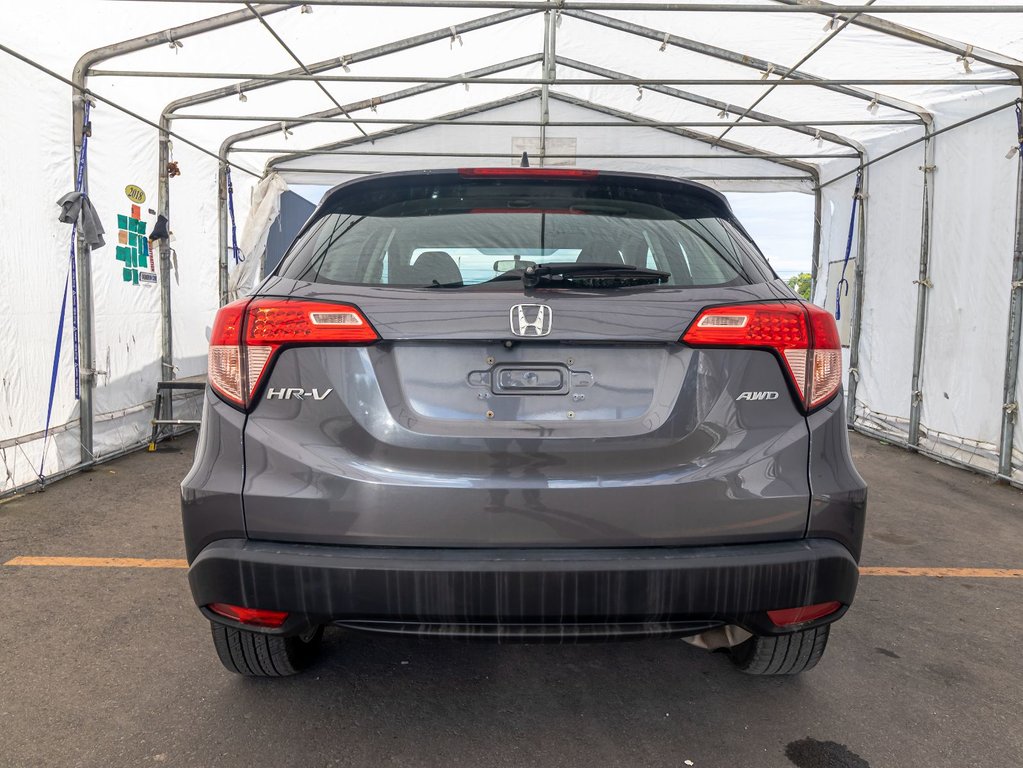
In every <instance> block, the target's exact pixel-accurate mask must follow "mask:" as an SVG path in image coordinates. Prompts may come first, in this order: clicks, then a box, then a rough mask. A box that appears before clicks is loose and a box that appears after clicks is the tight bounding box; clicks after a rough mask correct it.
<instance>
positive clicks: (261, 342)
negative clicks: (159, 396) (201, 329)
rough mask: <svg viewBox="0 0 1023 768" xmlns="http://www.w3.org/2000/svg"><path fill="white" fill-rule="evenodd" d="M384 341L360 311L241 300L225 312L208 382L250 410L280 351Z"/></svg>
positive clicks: (213, 341)
mask: <svg viewBox="0 0 1023 768" xmlns="http://www.w3.org/2000/svg"><path fill="white" fill-rule="evenodd" d="M378 339H379V336H377V333H376V331H375V330H373V326H371V325H370V324H369V321H368V320H366V318H365V317H364V316H363V314H362V313H361V312H360V311H359V310H358V309H357V308H355V307H352V306H349V305H347V304H333V303H330V302H324V301H303V300H301V299H274V298H260V299H241V300H239V301H235V302H233V303H231V304H227V305H226V306H223V307H221V308H220V310H219V311H218V312H217V317H216V320H214V323H213V333H212V334H211V335H210V350H209V358H208V366H207V373H208V380H209V384H210V386H211V387H212V388H213V390H214V391H216V392H217V394H219V395H220V396H221V397H222V398H224V399H225V400H227V401H228V402H229V403H231V404H233V405H236V406H239V407H241V408H245V407H247V406H248V405H249V404H250V403H251V402H252V398H253V396H254V395H255V393H256V390H257V389H258V388H259V385H260V383H261V382H262V380H263V378H264V377H265V376H266V375H267V373H268V372H269V370H270V366H271V363H272V361H273V358H274V356H275V354H276V353H277V351H278V350H280V349H282V348H284V347H289V346H300V345H306V346H308V345H334V344H366V343H369V342H373V341H377V340H378Z"/></svg>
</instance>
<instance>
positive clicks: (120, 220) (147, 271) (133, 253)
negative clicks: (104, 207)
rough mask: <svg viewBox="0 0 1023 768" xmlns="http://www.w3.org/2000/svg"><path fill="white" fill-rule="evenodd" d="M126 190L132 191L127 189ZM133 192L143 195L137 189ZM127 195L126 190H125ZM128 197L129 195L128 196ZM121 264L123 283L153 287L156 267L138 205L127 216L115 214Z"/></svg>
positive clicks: (118, 253) (117, 256)
mask: <svg viewBox="0 0 1023 768" xmlns="http://www.w3.org/2000/svg"><path fill="white" fill-rule="evenodd" d="M128 189H133V188H132V187H128ZM134 189H135V190H138V192H140V193H142V199H143V200H145V193H144V192H142V190H141V189H139V188H138V187H134ZM125 193H126V194H127V190H125ZM129 197H130V195H129ZM116 258H117V260H118V261H120V262H122V264H123V266H122V268H121V277H122V278H123V280H124V282H126V283H131V284H132V285H140V284H141V285H155V284H156V282H157V277H156V265H154V264H153V259H152V254H151V253H150V251H149V240H148V239H147V238H146V222H145V221H143V220H142V209H141V208H140V207H139V206H138V205H132V206H131V212H130V214H129V215H125V214H123V213H119V214H117V255H116Z"/></svg>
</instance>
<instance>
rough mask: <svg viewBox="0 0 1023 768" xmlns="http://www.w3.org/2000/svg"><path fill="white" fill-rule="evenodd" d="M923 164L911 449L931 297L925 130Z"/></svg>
mask: <svg viewBox="0 0 1023 768" xmlns="http://www.w3.org/2000/svg"><path fill="white" fill-rule="evenodd" d="M925 131H926V135H925V136H924V155H923V157H924V164H923V165H922V166H920V171H921V173H923V175H924V181H923V187H924V188H923V202H922V208H921V213H920V269H919V275H918V277H917V279H916V281H915V282H916V286H917V289H916V322H915V324H914V328H913V374H912V379H911V384H910V403H909V434H908V437H907V439H906V442H907V443H909V445H911V446H914V447H915V446H917V445H919V444H920V412H921V409H922V404H923V396H924V394H923V389H922V387H921V384H920V380H921V373H922V370H923V357H924V336H925V334H926V329H927V300H928V298H929V294H930V288H931V279H930V259H931V210H932V209H933V207H934V184H933V182H932V181H931V179H932V178H933V174H934V171H935V165H934V138H933V136H932V135H931V129H930V127H929V126H928V127H927V128H925Z"/></svg>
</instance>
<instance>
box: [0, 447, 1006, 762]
mask: <svg viewBox="0 0 1023 768" xmlns="http://www.w3.org/2000/svg"><path fill="white" fill-rule="evenodd" d="M192 446H193V441H192V439H190V438H187V439H182V440H179V441H176V442H171V443H166V444H164V445H163V446H161V450H160V451H159V452H158V453H156V454H147V453H138V454H135V455H132V456H128V457H126V458H124V459H121V460H119V461H115V462H111V463H109V464H105V465H103V466H101V467H99V468H98V469H96V470H95V471H93V472H91V473H88V474H83V475H78V476H76V477H73V478H71V479H68V480H65V481H62V482H59V483H57V484H55V485H53V486H52V487H51V488H50V489H49V490H47V491H46V492H45V493H41V494H35V495H31V496H26V497H22V498H18V499H15V500H13V501H9V502H7V503H4V504H0V563H5V562H6V561H8V560H9V559H10V558H12V557H14V556H19V555H20V556H24V555H52V556H90V557H96V556H111V557H144V558H180V557H182V556H183V553H182V546H181V533H180V522H179V518H178V508H177V484H178V482H179V481H180V479H181V477H182V476H183V475H184V473H185V472H186V470H187V468H188V466H189V464H190V461H191V454H192ZM853 447H854V453H855V456H856V462H857V465H858V467H859V468H860V471H861V472H862V473H863V475H864V476H865V477H866V478H867V480H868V482H869V483H870V485H871V491H870V493H871V507H870V512H869V526H868V536H867V542H866V546H865V555H864V565H869V566H927V567H943V566H958V567H976V568H985V567H993V568H998V567H1001V568H1021V567H1023V495H1021V494H1020V493H1019V492H1018V491H1016V490H1013V489H1010V488H1006V487H1000V486H994V485H992V484H991V483H990V482H989V481H988V480H986V479H984V478H981V477H978V476H976V475H972V474H969V473H967V472H965V471H961V470H957V469H952V468H949V467H946V466H942V465H939V464H936V463H934V462H932V461H929V460H927V459H924V458H921V457H919V456H914V455H912V454H909V453H906V452H903V451H901V450H898V449H896V448H892V447H888V446H884V445H882V444H879V443H876V442H873V441H869V440H866V439H864V438H861V437H858V436H854V437H853ZM0 611H2V616H0V765H3V766H19V767H20V766H34V765H39V766H77V765H82V766H145V765H167V766H174V765H202V766H207V765H209V766H213V765H217V766H221V765H222V766H235V765H237V766H249V765H291V764H299V763H301V764H303V765H322V766H329V765H356V766H377V765H411V766H432V765H445V766H483V765H485V766H488V767H489V766H532V765H543V766H587V768H591V767H593V768H595V767H597V766H600V767H601V768H602V767H603V766H618V765H621V766H665V767H666V768H667V767H669V766H670V768H678V767H679V766H688V765H690V764H692V765H695V766H698V767H699V768H706V767H708V766H740V767H745V766H751V767H752V766H755V767H757V768H760V767H761V766H765V767H770V766H792V765H796V766H799V767H800V768H810V767H811V766H817V767H822V768H823V767H824V766H840V767H842V768H863V767H864V766H873V767H874V768H881V767H885V766H896V767H897V768H912V767H913V766H928V767H930V766H1019V765H1023V703H1021V698H1020V692H1021V690H1023V653H1021V652H1020V642H1021V641H1020V638H1021V637H1023V579H1021V578H930V577H887V576H864V577H863V579H862V580H861V582H860V591H859V595H858V597H857V601H856V604H855V605H854V606H853V608H852V610H851V611H850V612H849V614H848V615H847V616H846V617H845V618H844V619H843V620H842V621H841V622H839V623H838V624H837V625H836V626H835V628H834V632H833V634H832V639H831V644H830V647H829V649H828V653H827V655H826V656H825V657H824V660H823V662H822V663H821V665H820V666H819V667H818V668H817V669H816V670H814V671H813V672H811V673H809V674H807V675H805V676H803V677H801V678H796V679H784V680H761V679H756V678H749V677H745V676H742V675H740V674H738V673H736V672H735V671H733V670H732V669H731V668H730V666H729V664H728V663H727V661H726V659H724V658H723V657H722V656H720V655H712V654H707V653H705V652H703V651H700V650H697V649H694V648H692V647H690V646H689V645H687V644H685V643H683V642H681V641H677V640H676V641H667V640H666V641H644V642H636V643H620V644H596V645H577V646H549V645H548V646H521V645H512V646H491V645H462V644H454V643H448V642H443V641H418V640H404V639H381V638H379V637H367V636H360V635H352V634H345V633H343V632H341V631H338V630H333V631H328V634H327V635H326V638H325V648H324V651H325V653H324V654H323V656H322V658H321V660H320V661H318V662H317V663H316V664H315V666H314V667H313V668H312V669H311V670H309V672H307V673H306V674H305V675H304V676H300V677H297V678H290V679H285V680H277V681H258V680H256V681H254V680H247V679H242V678H238V677H235V676H232V675H230V674H228V673H227V672H225V671H224V670H223V669H222V668H221V667H220V664H219V662H218V661H217V660H216V657H215V655H214V651H213V646H212V642H211V640H210V636H209V631H208V628H207V625H206V621H205V620H204V619H203V618H202V617H201V616H200V614H199V613H198V611H196V610H195V608H194V606H193V604H192V600H191V597H190V595H189V592H188V587H187V584H186V581H185V572H184V571H183V570H169V569H168V570H161V569H120V568H59V567H19V566H11V565H0ZM687 761H691V762H687Z"/></svg>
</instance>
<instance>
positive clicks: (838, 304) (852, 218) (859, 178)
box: [835, 171, 863, 320]
mask: <svg viewBox="0 0 1023 768" xmlns="http://www.w3.org/2000/svg"><path fill="white" fill-rule="evenodd" d="M862 189H863V171H860V172H859V173H857V174H856V188H855V189H854V190H853V199H852V213H851V214H850V215H849V239H848V240H847V241H846V243H845V261H843V262H842V279H841V280H839V281H838V285H836V286H835V319H836V320H840V319H841V318H842V286H843V285H844V286H845V295H846V296H848V295H849V281H848V280H846V279H845V270H846V268H847V267H848V266H849V257H850V256H852V246H853V236H854V235H855V234H856V205H857V203H858V202H859V200H860V192H861V190H862Z"/></svg>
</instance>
